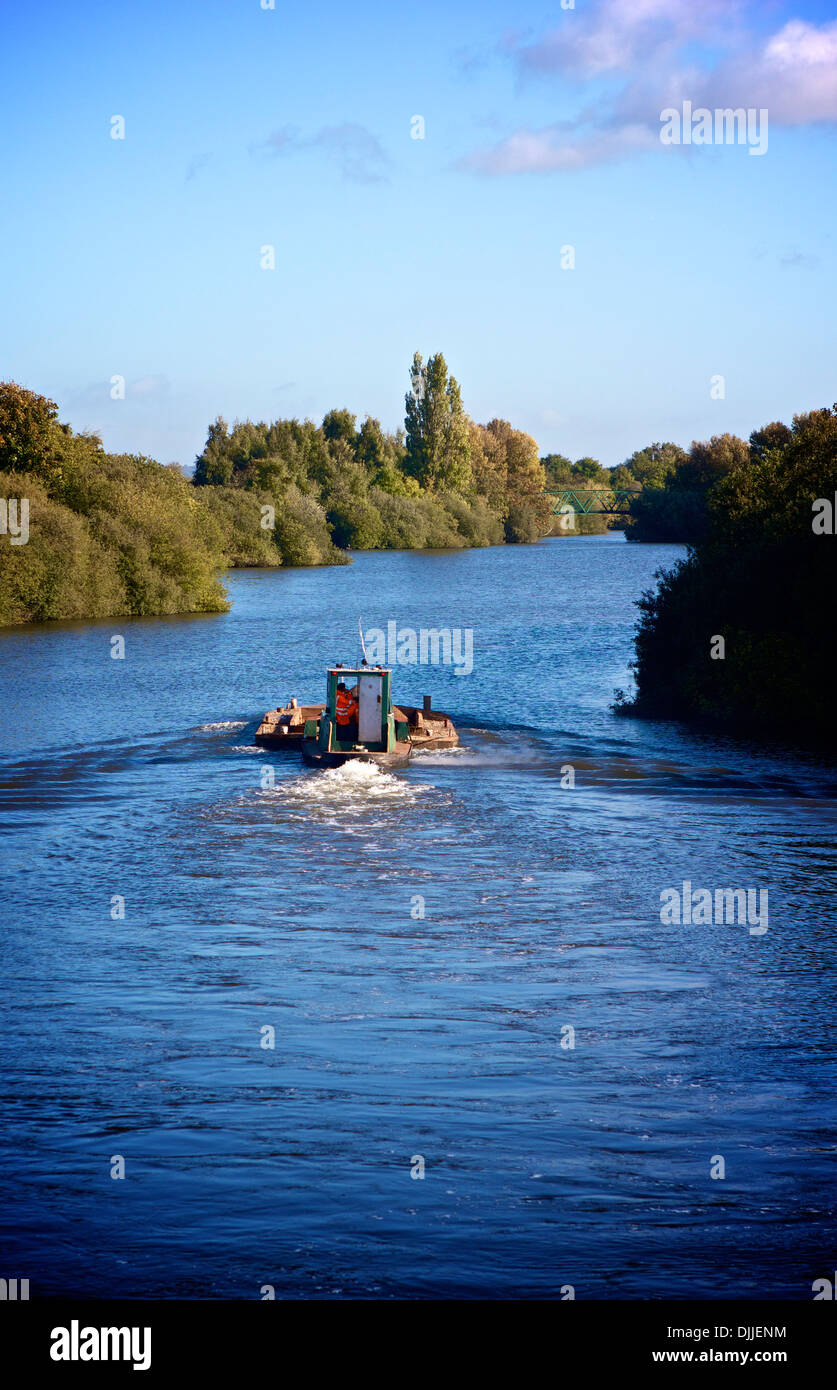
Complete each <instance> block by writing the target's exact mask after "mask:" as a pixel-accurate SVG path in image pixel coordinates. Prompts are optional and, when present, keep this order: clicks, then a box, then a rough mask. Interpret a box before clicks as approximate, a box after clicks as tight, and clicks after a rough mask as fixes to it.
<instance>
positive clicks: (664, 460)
mask: <svg viewBox="0 0 837 1390" xmlns="http://www.w3.org/2000/svg"><path fill="white" fill-rule="evenodd" d="M748 458H749V446H748V444H747V443H746V442H745V441H744V440H743V439H739V438H738V436H737V435H734V434H720V435H713V436H712V438H711V439H709V440H705V441H700V440H694V441H693V442H692V446H691V448H690V450H689V452H688V453H686V452H685V450H683V449H681V448H679V446H678V445H676V444H651V445H649V446H648V447H647V448H646V449H642V450H640V451H639V453H637V454H633V455H632V456H631V458H630V459H626V460H625V467H626V468H628V469H629V470H630V471H631V472H633V475H634V477H635V478H636V479H637V482H640V483H641V484H642V486H643V491H642V493H641V495H640V496H639V497H636V498H635V499H634V500H633V501H632V503H631V515H630V524H629V525H628V527H627V536H628V540H637V541H649V540H652V541H683V542H686V543H687V544H693V543H694V542H695V541H697V540H699V539H700V538H701V537H702V536H703V535H704V534H705V532H706V526H707V517H708V497H709V493H710V489H711V488H713V487H714V486H715V484H716V483H718V482H720V480H721V479H722V478H724V477H726V475H727V474H728V473H729V472H730V470H731V469H733V468H734V467H737V466H739V465H741V464H745V463H746V462H747V460H748Z"/></svg>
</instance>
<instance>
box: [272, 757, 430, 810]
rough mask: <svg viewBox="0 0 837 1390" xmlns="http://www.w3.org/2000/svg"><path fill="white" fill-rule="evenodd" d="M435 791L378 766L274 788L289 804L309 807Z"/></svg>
mask: <svg viewBox="0 0 837 1390" xmlns="http://www.w3.org/2000/svg"><path fill="white" fill-rule="evenodd" d="M430 790H431V788H430V787H428V786H426V785H424V784H421V783H417V782H408V781H406V780H405V779H404V778H403V777H399V776H395V775H394V774H393V773H391V772H387V771H386V770H385V769H383V768H380V767H377V766H376V765H375V763H361V762H355V763H344V764H343V766H342V767H330V768H328V770H327V771H325V772H319V771H312V772H303V773H302V774H301V776H299V777H294V778H292V779H291V781H289V782H279V783H277V784H276V786H275V787H274V788H273V789H272V792H273V794H275V793H277V792H278V793H279V794H280V795H281V796H282V797H283V798H287V799H288V800H289V801H295V802H306V803H307V804H309V805H315V806H316V805H328V804H333V803H334V802H337V801H343V802H345V801H346V800H349V799H352V800H355V801H357V802H361V803H369V802H380V801H402V802H403V801H414V800H415V799H416V795H417V793H419V792H425V791H430Z"/></svg>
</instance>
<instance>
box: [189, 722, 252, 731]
mask: <svg viewBox="0 0 837 1390" xmlns="http://www.w3.org/2000/svg"><path fill="white" fill-rule="evenodd" d="M246 728H247V720H246V719H218V720H216V722H215V723H214V724H198V726H197V729H196V733H199V734H214V733H218V732H224V731H226V730H228V729H246Z"/></svg>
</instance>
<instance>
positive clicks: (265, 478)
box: [0, 353, 550, 625]
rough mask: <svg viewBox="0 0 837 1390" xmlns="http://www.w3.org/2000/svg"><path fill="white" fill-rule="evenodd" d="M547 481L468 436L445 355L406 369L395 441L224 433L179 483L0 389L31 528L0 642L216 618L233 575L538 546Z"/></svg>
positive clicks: (7, 589)
mask: <svg viewBox="0 0 837 1390" xmlns="http://www.w3.org/2000/svg"><path fill="white" fill-rule="evenodd" d="M545 476H546V475H545V471H544V468H543V465H542V464H541V462H540V460H539V457H538V446H537V443H536V441H535V440H534V439H533V438H532V436H531V435H529V434H526V433H525V432H524V431H522V430H517V429H514V428H513V426H512V425H511V424H509V423H508V421H505V420H500V419H493V420H491V421H489V422H488V423H487V424H485V425H480V424H477V423H475V422H474V421H473V420H471V418H470V417H469V416H468V415H467V414H466V412H465V409H464V407H463V404H462V396H461V391H460V388H459V385H458V383H457V381H456V380H455V378H454V377H453V376H451V374H450V373H449V371H448V368H447V364H446V362H445V359H444V357H443V356H442V354H441V353H437V354H435V355H434V356H431V357H430V358H429V359H428V360H427V362H424V361H423V359H422V357H421V356H420V355H419V354H418V353H416V355H415V357H414V359H413V363H412V367H411V370H410V388H409V390H408V392H407V395H406V399H405V419H404V428H403V429H400V430H397V431H396V432H394V433H390V432H387V431H386V430H384V429H383V428H382V426H381V423H380V421H379V420H376V419H374V418H373V417H370V416H367V417H366V418H365V419H364V420H363V421H362V422H361V423H360V424H358V421H357V418H356V417H355V416H354V415H353V414H352V413H351V412H350V411H348V410H346V409H336V410H330V411H329V412H328V413H327V414H326V416H325V417H324V419H323V420H322V422H321V423H320V424H319V425H317V424H315V423H313V422H312V421H310V420H305V421H299V420H295V419H292V420H276V421H273V422H271V423H266V422H261V423H254V422H252V421H249V420H247V421H244V422H235V423H234V424H233V425H232V426H229V425H227V424H226V422H225V421H224V420H223V419H220V418H219V419H217V420H215V421H214V423H213V424H212V425H211V426H210V428H209V431H208V434H207V439H206V444H205V446H204V448H203V450H202V452H201V453H200V455H199V456H198V458H197V460H196V461H195V468H194V473H193V476H192V477H191V478H188V477H186V476H185V475H184V473H183V471H182V470H181V469H180V468H179V467H178V466H177V465H174V464H170V465H165V466H163V465H161V464H159V463H157V462H156V461H155V460H154V459H150V458H146V457H144V456H142V455H137V454H110V453H107V452H106V451H105V450H104V449H103V447H102V442H101V440H100V439H99V438H98V437H97V436H96V435H94V434H90V433H76V432H74V431H73V430H72V429H71V428H70V426H69V425H67V424H64V423H62V422H61V421H60V420H59V418H58V407H57V406H56V404H55V402H54V401H51V400H49V399H48V398H47V397H45V396H41V395H38V394H37V393H36V392H34V391H30V390H27V389H26V388H24V387H22V386H19V385H18V384H16V383H14V382H5V383H0V498H22V497H25V498H27V499H28V502H29V506H30V510H31V517H32V524H31V534H30V536H29V539H28V541H27V543H26V544H21V545H15V546H12V545H11V544H9V538H8V537H7V536H0V625H8V624H13V623H23V622H38V621H46V620H50V619H56V618H84V617H106V616H111V615H117V614H136V615H151V614H162V613H186V612H221V611H224V610H225V609H226V608H227V607H228V603H227V599H226V595H225V592H224V589H223V586H222V584H221V580H220V576H221V574H222V573H223V571H224V570H225V569H228V568H230V567H233V566H244V565H259V566H277V565H332V564H346V563H348V560H349V557H348V555H347V553H346V552H347V551H348V550H351V549H360V550H365V549H376V548H398V549H429V548H442V549H449V548H464V547H467V546H486V545H498V544H503V543H505V542H508V543H511V544H514V543H521V542H531V541H536V540H539V539H540V538H541V536H543V535H544V534H545V532H546V531H547V530H548V528H549V519H550V508H549V501H548V499H547V497H546V495H545V492H544V484H545Z"/></svg>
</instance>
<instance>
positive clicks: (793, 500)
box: [617, 405, 837, 747]
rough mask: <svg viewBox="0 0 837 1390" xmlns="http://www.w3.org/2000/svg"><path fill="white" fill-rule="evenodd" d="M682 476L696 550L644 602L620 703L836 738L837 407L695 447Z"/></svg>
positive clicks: (678, 486)
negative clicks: (629, 683) (630, 686)
mask: <svg viewBox="0 0 837 1390" xmlns="http://www.w3.org/2000/svg"><path fill="white" fill-rule="evenodd" d="M673 478H674V481H672V482H670V483H669V485H668V486H667V487H664V490H665V491H667V492H670V493H672V494H673V495H674V496H677V494H678V492H680V493H682V495H683V511H682V513H681V514H680V521H679V524H680V525H681V526H682V527H683V529H685V528H686V527H688V528H690V530H689V535H688V537H687V538H688V539H689V540H690V549H689V551H688V555H687V557H686V558H685V559H684V560H681V561H680V562H679V563H678V564H676V565H675V566H674V568H673V569H672V570H670V571H667V572H665V573H663V574H662V575H661V576H660V577H659V585H658V587H657V589H656V590H655V591H653V592H648V593H646V594H645V595H643V597H642V599H641V600H640V605H639V607H640V621H639V625H638V629H637V637H636V660H635V663H634V675H635V678H636V684H637V694H636V697H635V699H634V700H633V701H627V700H626V699H625V697H624V696H623V695H621V692H620V694H619V698H618V700H617V707H618V708H621V709H623V710H626V711H627V712H629V713H634V714H639V715H647V716H651V717H654V718H669V719H670V718H676V719H687V720H694V721H700V722H705V723H707V724H709V725H711V726H714V727H719V728H722V729H725V730H730V731H733V732H738V733H744V734H746V735H747V736H758V737H767V738H770V739H780V740H782V741H784V742H786V743H791V744H793V743H803V742H812V743H814V744H816V745H819V746H823V747H825V746H827V747H834V746H835V743H837V725H835V722H834V717H833V707H834V696H833V665H832V662H833V657H832V653H831V643H830V640H829V629H830V615H831V613H832V611H833V608H834V601H835V597H837V594H836V593H835V589H836V588H837V549H835V547H837V535H836V534H835V532H836V531H837V526H835V507H837V405H835V406H833V407H831V408H826V409H823V410H813V411H810V412H808V413H805V414H800V415H795V416H794V418H793V423H792V424H791V425H786V424H784V423H783V422H781V421H773V422H772V423H770V424H768V425H765V426H764V427H763V428H761V429H759V430H755V431H753V433H752V434H751V435H750V438H749V441H747V442H745V441H743V440H740V439H736V438H735V437H734V436H731V435H724V436H721V437H720V438H719V439H715V440H712V441H710V444H709V445H702V446H699V447H697V448H696V446H693V447H692V452H691V454H690V456H689V458H688V460H686V461H683V462H681V464H680V465H679V467H678V469H677V470H676V472H675V474H674V475H673ZM680 479H682V482H681V481H680ZM687 493H688V497H687V496H686V494H687ZM657 524H659V525H661V526H662V524H663V523H662V518H661V516H660V517H654V519H653V522H652V525H655V526H656V525H657ZM678 538H679V536H678Z"/></svg>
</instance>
